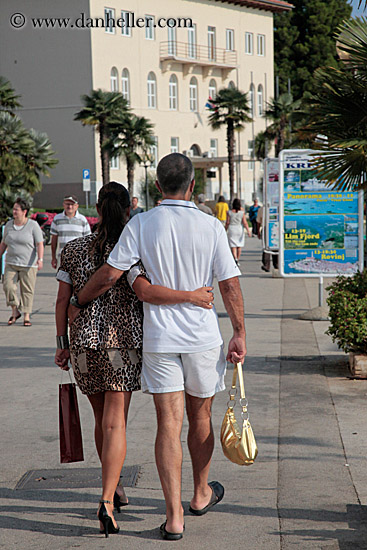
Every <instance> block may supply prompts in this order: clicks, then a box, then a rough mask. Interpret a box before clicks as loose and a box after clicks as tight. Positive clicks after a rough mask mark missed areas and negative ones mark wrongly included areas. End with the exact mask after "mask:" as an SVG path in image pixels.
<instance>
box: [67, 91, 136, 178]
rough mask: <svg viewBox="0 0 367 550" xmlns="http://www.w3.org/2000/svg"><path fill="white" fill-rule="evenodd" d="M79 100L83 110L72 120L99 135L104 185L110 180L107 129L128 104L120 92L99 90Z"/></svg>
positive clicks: (126, 108)
mask: <svg viewBox="0 0 367 550" xmlns="http://www.w3.org/2000/svg"><path fill="white" fill-rule="evenodd" d="M81 99H82V101H83V103H84V108H83V109H81V110H80V111H79V112H77V113H76V114H75V117H74V120H79V121H80V122H81V123H82V124H83V126H87V125H88V126H94V127H95V129H96V130H97V132H98V133H99V147H100V155H101V166H102V181H103V185H106V184H107V183H108V182H109V180H110V159H109V154H108V148H106V147H105V143H106V142H107V140H108V137H109V127H110V124H111V123H113V122H114V120H116V119H117V118H118V117H119V115H120V114H121V113H126V112H127V111H128V109H129V107H128V103H127V101H126V100H125V99H124V97H123V95H122V94H121V93H120V92H105V91H103V90H101V89H100V88H99V89H98V90H92V92H91V94H90V95H83V96H82V97H81Z"/></svg>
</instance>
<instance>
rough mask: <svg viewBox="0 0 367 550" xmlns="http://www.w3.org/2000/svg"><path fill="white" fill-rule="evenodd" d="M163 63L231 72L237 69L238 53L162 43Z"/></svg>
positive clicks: (179, 43)
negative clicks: (175, 63)
mask: <svg viewBox="0 0 367 550" xmlns="http://www.w3.org/2000/svg"><path fill="white" fill-rule="evenodd" d="M159 54H160V60H161V62H162V63H164V64H167V63H172V62H173V61H174V62H177V63H181V64H182V65H183V66H186V71H187V72H189V71H188V67H193V66H195V65H196V66H201V67H205V68H207V69H213V68H219V69H224V70H226V71H231V70H233V69H235V68H236V67H237V52H236V51H235V50H225V49H223V48H215V47H214V46H211V45H209V46H200V45H198V44H194V43H190V42H174V41H171V42H161V43H160V48H159Z"/></svg>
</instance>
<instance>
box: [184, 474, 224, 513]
mask: <svg viewBox="0 0 367 550" xmlns="http://www.w3.org/2000/svg"><path fill="white" fill-rule="evenodd" d="M208 485H209V487H211V489H212V496H211V498H210V500H209V503H208V504H207V505H206V506H205V507H204V508H201V510H196V509H195V508H191V506H190V508H189V511H190V512H191V513H192V514H194V516H203V515H204V514H206V513H207V512H209V510H210V508H213V506H215V505H216V504H218V502H220V501H221V500H222V498H223V497H224V487H223V485H222V484H221V483H219V481H211V482H210V483H208Z"/></svg>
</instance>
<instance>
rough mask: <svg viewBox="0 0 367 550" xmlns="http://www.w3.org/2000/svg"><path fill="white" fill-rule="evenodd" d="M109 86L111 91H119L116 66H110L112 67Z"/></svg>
mask: <svg viewBox="0 0 367 550" xmlns="http://www.w3.org/2000/svg"><path fill="white" fill-rule="evenodd" d="M110 87H111V92H118V91H119V74H118V72H117V69H116V67H112V69H111V74H110Z"/></svg>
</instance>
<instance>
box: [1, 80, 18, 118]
mask: <svg viewBox="0 0 367 550" xmlns="http://www.w3.org/2000/svg"><path fill="white" fill-rule="evenodd" d="M19 98H20V96H19V95H16V93H15V90H14V89H13V88H12V87H11V84H10V82H9V80H6V78H4V77H3V76H0V111H9V112H12V111H13V110H14V109H17V108H18V107H21V104H20V103H19V101H18V99H19Z"/></svg>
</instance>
